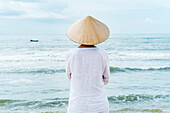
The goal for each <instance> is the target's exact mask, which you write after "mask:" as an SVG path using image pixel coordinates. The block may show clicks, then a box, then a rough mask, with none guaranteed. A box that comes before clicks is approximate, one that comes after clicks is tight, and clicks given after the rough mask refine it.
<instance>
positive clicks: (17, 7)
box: [0, 0, 67, 19]
mask: <svg viewBox="0 0 170 113" xmlns="http://www.w3.org/2000/svg"><path fill="white" fill-rule="evenodd" d="M46 5H47V4H46ZM48 5H50V2H48ZM44 6H45V3H44V2H42V3H39V2H21V1H20V0H17V1H9V0H6V1H1V2H0V19H28V18H34V19H37V18H38V19H40V18H42V19H44V18H53V19H66V18H67V16H65V15H62V14H60V13H56V12H54V11H49V10H45V9H43V8H44ZM47 8H48V7H47Z"/></svg>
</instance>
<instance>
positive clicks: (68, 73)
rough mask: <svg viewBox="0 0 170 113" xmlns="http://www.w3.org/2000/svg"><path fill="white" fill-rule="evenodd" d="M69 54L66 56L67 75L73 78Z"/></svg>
mask: <svg viewBox="0 0 170 113" xmlns="http://www.w3.org/2000/svg"><path fill="white" fill-rule="evenodd" d="M68 56H69V55H67V56H66V75H67V76H66V77H67V78H68V79H69V80H71V70H70V59H69V57H68Z"/></svg>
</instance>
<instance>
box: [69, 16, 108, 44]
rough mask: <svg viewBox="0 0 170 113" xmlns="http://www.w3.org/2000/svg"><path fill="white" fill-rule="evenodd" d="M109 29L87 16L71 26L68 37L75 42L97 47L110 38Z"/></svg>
mask: <svg viewBox="0 0 170 113" xmlns="http://www.w3.org/2000/svg"><path fill="white" fill-rule="evenodd" d="M109 34H110V31H109V28H108V27H107V26H106V25H105V24H103V23H102V22H100V21H98V20H96V19H95V18H93V17H91V16H87V17H85V18H83V19H81V20H79V21H77V22H75V23H73V24H71V25H70V26H69V28H68V29H67V36H68V37H69V38H70V39H71V40H72V41H74V42H76V43H79V44H84V45H95V44H99V43H101V42H104V41H105V40H106V39H107V38H108V37H109Z"/></svg>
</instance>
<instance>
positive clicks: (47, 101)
mask: <svg viewBox="0 0 170 113" xmlns="http://www.w3.org/2000/svg"><path fill="white" fill-rule="evenodd" d="M30 39H38V40H39V42H30ZM77 46H78V44H75V43H74V42H71V41H70V40H69V39H68V38H67V37H66V36H9V35H8V36H5V35H1V36H0V113H11V112H12V113H13V112H15V113H66V109H67V106H68V98H69V96H68V95H69V81H68V80H67V78H66V75H65V56H66V53H67V52H68V51H69V50H71V49H73V48H75V47H77ZM97 47H98V48H103V49H105V50H106V51H107V52H108V54H109V62H110V72H111V76H110V82H109V84H108V85H106V86H105V91H106V93H107V95H108V100H109V103H110V113H141V112H144V113H169V112H170V82H169V80H170V34H135V35H123V34H119V35H111V36H110V37H109V39H108V40H107V41H105V42H104V43H102V44H99V45H97Z"/></svg>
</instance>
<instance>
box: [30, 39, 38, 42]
mask: <svg viewBox="0 0 170 113" xmlns="http://www.w3.org/2000/svg"><path fill="white" fill-rule="evenodd" d="M30 42H38V40H37V39H31V40H30Z"/></svg>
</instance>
